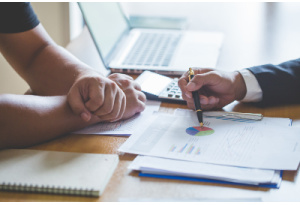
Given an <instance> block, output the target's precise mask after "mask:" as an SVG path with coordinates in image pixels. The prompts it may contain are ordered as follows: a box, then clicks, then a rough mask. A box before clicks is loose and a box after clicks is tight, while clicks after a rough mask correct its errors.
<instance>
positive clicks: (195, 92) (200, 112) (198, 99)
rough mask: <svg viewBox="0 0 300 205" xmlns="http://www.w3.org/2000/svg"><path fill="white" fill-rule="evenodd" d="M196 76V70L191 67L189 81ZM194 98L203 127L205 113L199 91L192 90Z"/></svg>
mask: <svg viewBox="0 0 300 205" xmlns="http://www.w3.org/2000/svg"><path fill="white" fill-rule="evenodd" d="M193 77H194V71H193V69H192V68H189V81H191V80H192V79H193ZM192 95H193V98H194V103H195V110H196V113H197V117H198V121H199V123H200V127H203V113H202V108H201V104H200V98H199V93H198V91H193V92H192Z"/></svg>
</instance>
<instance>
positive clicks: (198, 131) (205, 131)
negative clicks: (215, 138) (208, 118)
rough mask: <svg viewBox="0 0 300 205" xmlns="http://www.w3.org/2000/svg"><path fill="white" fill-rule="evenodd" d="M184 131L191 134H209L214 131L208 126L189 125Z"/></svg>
mask: <svg viewBox="0 0 300 205" xmlns="http://www.w3.org/2000/svg"><path fill="white" fill-rule="evenodd" d="M185 131H186V133H187V134H189V135H192V136H206V135H211V134H213V133H214V132H215V131H214V130H213V129H211V128H209V127H189V128H187V129H186V130H185Z"/></svg>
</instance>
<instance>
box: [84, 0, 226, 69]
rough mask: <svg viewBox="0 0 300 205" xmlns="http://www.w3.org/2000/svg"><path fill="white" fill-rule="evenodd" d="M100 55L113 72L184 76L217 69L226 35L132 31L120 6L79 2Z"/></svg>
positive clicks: (170, 31)
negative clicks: (193, 69)
mask: <svg viewBox="0 0 300 205" xmlns="http://www.w3.org/2000/svg"><path fill="white" fill-rule="evenodd" d="M78 5H79V7H80V10H81V12H82V15H83V18H84V20H85V23H86V25H87V27H88V30H89V32H90V34H91V36H92V39H93V41H94V43H95V46H96V48H97V51H98V53H99V55H100V57H101V59H102V61H103V63H104V65H105V67H106V68H107V69H110V70H111V72H118V73H127V74H140V73H142V72H143V71H145V70H147V71H153V72H156V73H160V74H164V75H182V74H183V73H184V72H186V71H187V70H188V68H189V67H195V66H198V67H211V68H213V67H215V66H216V64H217V60H218V56H219V52H220V48H221V45H222V40H223V35H222V33H218V32H202V31H189V30H176V29H143V28H132V27H131V26H130V24H129V21H128V19H127V18H126V16H125V15H124V13H123V11H122V9H121V5H120V4H119V3H117V2H79V3H78Z"/></svg>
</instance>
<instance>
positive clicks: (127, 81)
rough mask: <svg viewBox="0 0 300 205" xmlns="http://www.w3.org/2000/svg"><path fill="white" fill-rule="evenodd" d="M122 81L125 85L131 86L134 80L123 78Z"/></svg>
mask: <svg viewBox="0 0 300 205" xmlns="http://www.w3.org/2000/svg"><path fill="white" fill-rule="evenodd" d="M120 83H121V85H122V86H123V87H129V86H130V84H131V83H132V81H131V80H129V79H122V80H120Z"/></svg>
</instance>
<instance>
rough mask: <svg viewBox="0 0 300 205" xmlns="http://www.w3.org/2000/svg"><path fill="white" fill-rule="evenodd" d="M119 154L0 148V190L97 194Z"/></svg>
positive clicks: (100, 190)
mask: <svg viewBox="0 0 300 205" xmlns="http://www.w3.org/2000/svg"><path fill="white" fill-rule="evenodd" d="M118 162H119V158H118V155H113V154H86V153H70V152H56V151H40V150H27V149H8V150H3V151H0V190H5V191H21V192H23V191H25V192H36V193H49V194H69V195H81V196H93V197H98V196H100V195H101V194H102V193H103V191H104V189H105V187H106V185H107V183H108V181H109V179H110V178H111V176H112V174H113V172H114V170H115V168H116V167H117V164H118Z"/></svg>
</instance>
